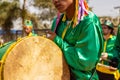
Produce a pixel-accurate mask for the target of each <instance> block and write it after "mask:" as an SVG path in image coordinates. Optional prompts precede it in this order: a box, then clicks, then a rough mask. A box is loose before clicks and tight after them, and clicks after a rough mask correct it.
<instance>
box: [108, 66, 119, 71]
mask: <svg viewBox="0 0 120 80" xmlns="http://www.w3.org/2000/svg"><path fill="white" fill-rule="evenodd" d="M109 70H111V71H116V70H117V68H114V67H112V66H110V67H109Z"/></svg>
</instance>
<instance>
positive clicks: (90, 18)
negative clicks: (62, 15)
mask: <svg viewBox="0 0 120 80" xmlns="http://www.w3.org/2000/svg"><path fill="white" fill-rule="evenodd" d="M83 21H87V22H88V21H89V22H97V21H99V18H98V17H97V16H96V14H94V13H93V12H91V11H89V13H88V15H87V16H85V17H84V19H83Z"/></svg>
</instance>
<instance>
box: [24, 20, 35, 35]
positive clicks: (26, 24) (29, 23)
mask: <svg viewBox="0 0 120 80" xmlns="http://www.w3.org/2000/svg"><path fill="white" fill-rule="evenodd" d="M24 30H25V32H26V34H27V36H37V34H35V33H34V30H33V23H32V21H31V20H29V19H28V20H25V22H24Z"/></svg>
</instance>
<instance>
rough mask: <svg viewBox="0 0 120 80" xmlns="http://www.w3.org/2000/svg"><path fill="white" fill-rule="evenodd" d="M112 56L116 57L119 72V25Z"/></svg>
mask: <svg viewBox="0 0 120 80" xmlns="http://www.w3.org/2000/svg"><path fill="white" fill-rule="evenodd" d="M114 57H116V58H117V59H118V60H119V66H118V69H119V72H120V26H118V31H117V37H116V42H115V48H114Z"/></svg>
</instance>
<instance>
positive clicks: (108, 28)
mask: <svg viewBox="0 0 120 80" xmlns="http://www.w3.org/2000/svg"><path fill="white" fill-rule="evenodd" d="M113 27H114V26H113V23H112V22H111V21H109V20H106V21H105V22H104V24H103V25H102V29H103V35H104V36H103V38H104V49H103V52H102V56H101V59H102V60H106V59H112V58H113V48H114V44H115V41H116V36H115V35H113V30H114V28H113ZM103 62H104V64H106V65H109V63H108V61H103Z"/></svg>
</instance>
